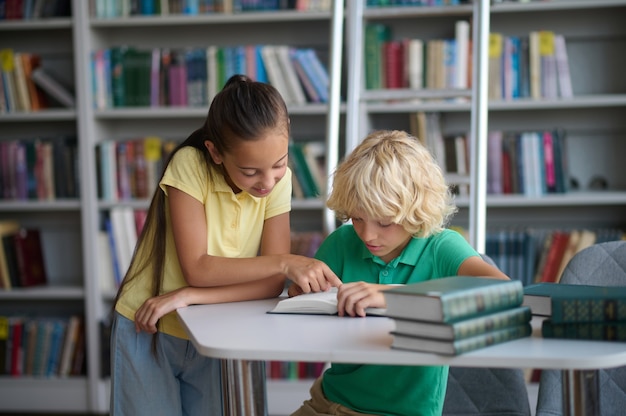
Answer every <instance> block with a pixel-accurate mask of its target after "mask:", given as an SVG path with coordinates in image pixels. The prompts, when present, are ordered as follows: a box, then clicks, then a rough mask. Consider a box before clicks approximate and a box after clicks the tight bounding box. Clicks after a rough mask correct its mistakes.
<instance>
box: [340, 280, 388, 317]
mask: <svg viewBox="0 0 626 416" xmlns="http://www.w3.org/2000/svg"><path fill="white" fill-rule="evenodd" d="M386 288H388V286H385V285H378V284H374V283H365V282H354V283H344V284H343V285H341V287H339V291H338V292H337V312H338V313H339V316H345V315H349V316H365V315H366V313H365V309H366V308H386V307H387V303H386V302H385V297H384V296H383V293H382V290H384V289H386Z"/></svg>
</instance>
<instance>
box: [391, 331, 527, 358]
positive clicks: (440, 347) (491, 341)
mask: <svg viewBox="0 0 626 416" xmlns="http://www.w3.org/2000/svg"><path fill="white" fill-rule="evenodd" d="M531 333H532V328H531V326H530V323H524V324H519V325H515V326H510V327H506V328H501V329H496V330H493V331H487V332H483V333H481V334H479V335H475V336H473V337H469V338H463V339H455V340H440V339H433V338H422V337H415V336H409V335H403V334H397V333H394V332H392V333H391V334H392V336H393V341H392V343H391V348H396V349H402V350H410V351H418V352H432V353H436V354H443V355H459V354H463V353H466V352H470V351H474V350H477V349H480V348H485V347H488V346H491V345H496V344H501V343H504V342H507V341H513V340H516V339H519V338H524V337H527V336H529V335H530V334H531Z"/></svg>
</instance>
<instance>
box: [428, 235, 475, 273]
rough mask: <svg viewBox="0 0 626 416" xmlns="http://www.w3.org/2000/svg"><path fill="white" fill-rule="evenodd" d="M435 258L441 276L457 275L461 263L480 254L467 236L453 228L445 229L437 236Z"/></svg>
mask: <svg viewBox="0 0 626 416" xmlns="http://www.w3.org/2000/svg"><path fill="white" fill-rule="evenodd" d="M434 254H435V258H436V259H437V262H436V263H437V267H438V268H439V269H440V270H439V274H440V275H441V276H455V275H457V274H458V272H459V267H461V264H462V263H463V262H464V261H465V260H467V259H468V258H469V257H472V256H480V254H478V252H477V251H476V250H474V248H473V247H472V246H471V245H470V244H469V243H468V242H467V240H466V239H465V237H463V236H462V235H461V234H459V233H458V232H456V231H453V230H444V231H442V232H441V233H440V234H439V235H437V237H436V246H435V253H434Z"/></svg>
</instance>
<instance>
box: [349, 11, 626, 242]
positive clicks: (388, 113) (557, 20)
mask: <svg viewBox="0 0 626 416" xmlns="http://www.w3.org/2000/svg"><path fill="white" fill-rule="evenodd" d="M488 3H490V2H488V1H480V2H476V3H475V4H473V5H460V6H441V7H419V6H416V7H408V6H407V7H378V8H374V7H373V8H364V7H363V5H361V4H360V2H355V3H349V5H350V6H352V7H353V9H351V10H349V12H348V23H347V26H348V41H349V42H348V43H349V45H350V46H349V47H348V52H347V55H348V61H349V62H348V67H349V69H348V72H349V73H350V74H351V78H350V79H349V80H348V93H347V100H348V104H347V107H348V110H347V111H348V113H347V133H346V136H347V139H346V140H347V148H348V149H349V148H351V147H353V146H354V144H355V143H357V141H358V140H360V139H361V138H362V137H364V135H365V134H366V133H367V132H368V131H370V130H372V129H379V128H393V129H404V130H410V122H409V115H410V114H412V113H415V112H418V111H423V112H440V113H441V114H442V120H443V132H444V134H451V133H458V132H461V131H464V132H470V131H471V132H472V133H475V132H478V131H480V129H476V127H475V118H476V117H479V118H480V117H487V115H488V124H487V127H488V131H490V130H504V131H523V130H551V129H554V128H561V129H563V130H564V131H565V132H566V145H567V156H568V159H567V164H568V167H569V171H570V175H571V177H572V178H575V179H576V181H577V182H578V183H579V184H580V188H579V189H578V190H572V191H571V192H568V193H565V194H550V195H545V196H541V197H529V196H523V195H487V194H486V189H482V190H479V191H477V192H476V194H470V196H469V197H467V196H466V197H463V196H461V197H458V198H457V205H458V206H459V208H460V211H459V214H458V215H457V216H456V218H455V220H454V224H455V225H461V226H464V227H467V228H469V229H470V230H472V229H473V230H474V232H473V233H471V234H473V235H474V236H473V238H471V242H472V244H473V245H474V246H475V247H476V248H478V249H481V247H484V246H483V245H482V244H483V243H482V242H481V240H482V238H476V237H477V236H478V237H480V236H481V233H484V232H485V228H489V227H501V226H510V225H511V224H512V223H514V224H516V225H519V226H525V227H547V228H555V227H569V228H572V227H574V228H575V227H613V228H617V227H621V228H624V227H625V226H626V221H625V219H624V216H623V212H624V202H625V201H626V182H625V179H624V178H626V176H625V175H624V169H623V163H622V162H621V156H619V155H622V154H624V151H625V150H626V142H625V141H624V140H623V136H624V132H625V131H626V125H625V123H624V117H623V114H624V107H626V95H625V93H626V83H625V81H624V79H623V77H621V76H620V75H619V70H618V68H622V67H623V66H624V64H625V58H624V57H623V53H621V52H620V51H623V50H624V46H625V45H626V43H625V38H626V30H625V27H624V25H623V23H622V22H623V21H624V17H625V16H626V2H625V1H623V0H600V1H576V0H558V1H557V0H554V1H531V2H506V1H505V2H492V3H493V4H488ZM478 6H480V7H485V8H486V13H485V14H486V15H487V16H488V19H485V16H484V15H483V16H482V17H480V16H477V15H476V13H477V7H478ZM472 15H473V17H472ZM470 18H471V19H472V20H473V23H474V36H476V33H480V29H481V27H478V28H477V27H476V26H480V23H479V22H481V19H483V20H488V21H487V24H486V26H487V27H488V28H489V31H490V32H499V33H502V34H503V35H517V36H528V34H529V32H530V31H533V30H543V29H547V30H553V31H555V32H556V33H560V34H563V35H564V36H565V39H566V41H567V49H568V54H569V60H570V71H571V76H572V83H573V90H574V97H573V98H570V99H561V98H559V99H541V100H533V99H513V100H508V101H507V100H490V101H488V102H486V101H485V102H484V106H485V109H484V110H483V109H482V108H477V105H476V104H473V103H471V102H457V101H451V100H448V101H438V102H437V101H427V100H423V101H422V102H420V103H415V102H410V101H407V100H404V101H397V102H385V101H381V100H384V99H392V98H394V97H397V96H398V95H405V96H406V94H411V92H410V91H403V90H400V91H398V90H394V91H392V90H386V91H385V90H377V91H375V92H370V91H366V90H365V88H364V85H365V84H364V82H363V80H362V77H363V71H364V61H363V59H364V56H363V55H364V54H363V46H362V45H363V33H364V32H363V25H364V24H365V23H368V22H380V23H385V24H387V25H389V26H390V27H391V28H392V32H395V36H394V37H395V38H396V39H401V38H402V37H416V38H422V39H432V38H451V37H453V28H454V22H455V21H456V20H461V19H462V20H469V19H470ZM483 23H484V22H483ZM483 29H484V28H483ZM473 46H474V54H479V55H480V56H483V54H484V53H485V52H486V51H484V50H483V51H481V50H480V48H477V45H476V43H474V45H473ZM478 46H480V42H479V45H478ZM479 64H480V63H479V62H478V63H477V62H476V61H474V65H475V67H477V65H479ZM477 75H480V72H477V71H474V84H473V88H474V93H473V94H472V95H473V96H474V97H476V96H477V95H476V89H477V88H479V87H481V85H476V80H478V82H479V83H481V84H483V83H482V82H481V80H483V81H487V71H484V72H483V73H482V76H479V77H478V78H476V76H477ZM485 83H486V82H485ZM483 86H484V85H483ZM421 94H422V97H424V96H427V95H428V94H430V95H435V94H437V91H432V90H431V91H422V93H421ZM414 96H418V95H416V94H414ZM372 97H374V98H376V99H378V101H376V100H372V99H371V98H372ZM483 111H484V114H483ZM474 136H475V137H479V139H480V142H481V143H482V140H485V138H484V136H483V134H482V132H481V133H480V134H474ZM473 146H474V149H472V150H473V152H472V154H471V162H470V164H474V165H478V166H472V169H474V168H476V169H479V170H480V172H472V180H471V184H472V188H480V187H481V185H484V179H480V180H478V181H477V179H478V178H485V177H484V176H483V174H482V172H483V169H486V159H481V158H482V157H484V154H485V153H486V149H484V148H483V147H482V146H475V145H473ZM479 161H482V163H480V162H479ZM477 162H479V163H477ZM595 175H600V176H602V177H604V178H605V179H607V181H608V184H609V187H608V189H606V190H600V191H596V190H592V189H589V187H588V184H589V183H590V181H591V179H592V177H593V176H595ZM482 198H484V208H483V207H482V201H481V199H482ZM483 209H484V219H485V221H484V223H482V224H481V221H482V220H481V219H482V218H483V213H482V212H481V211H482V210H483Z"/></svg>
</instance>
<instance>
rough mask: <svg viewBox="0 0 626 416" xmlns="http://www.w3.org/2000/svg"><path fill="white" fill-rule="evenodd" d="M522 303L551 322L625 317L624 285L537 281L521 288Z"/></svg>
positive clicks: (599, 320) (625, 293) (614, 319)
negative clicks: (522, 291)
mask: <svg viewBox="0 0 626 416" xmlns="http://www.w3.org/2000/svg"><path fill="white" fill-rule="evenodd" d="M523 305H526V306H529V307H530V309H531V311H532V313H533V315H542V316H549V317H550V319H551V320H552V322H554V323H568V322H604V321H626V287H624V286H594V285H576V284H566V283H537V284H533V285H529V286H526V287H525V288H524V301H523Z"/></svg>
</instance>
